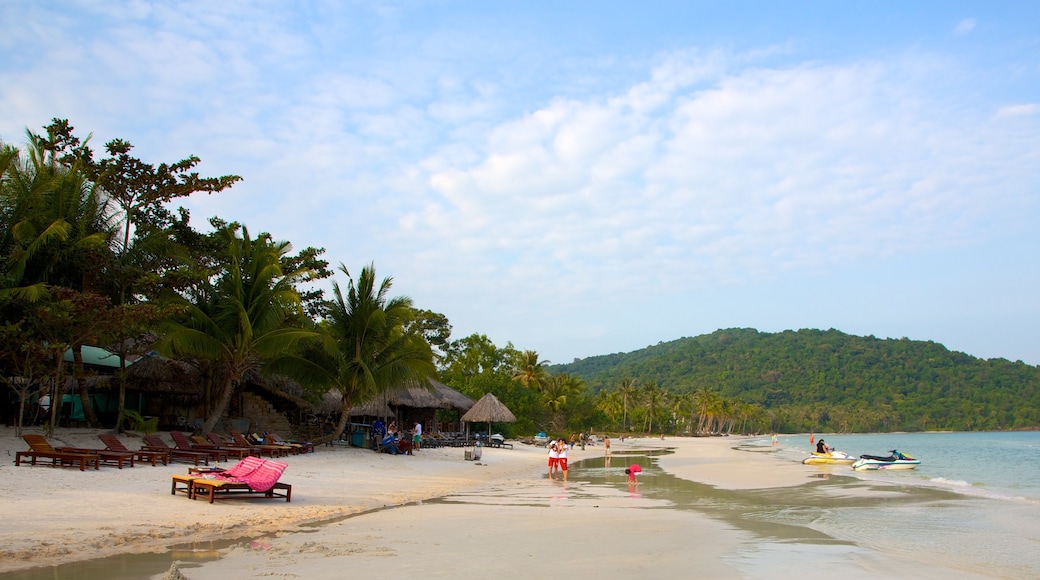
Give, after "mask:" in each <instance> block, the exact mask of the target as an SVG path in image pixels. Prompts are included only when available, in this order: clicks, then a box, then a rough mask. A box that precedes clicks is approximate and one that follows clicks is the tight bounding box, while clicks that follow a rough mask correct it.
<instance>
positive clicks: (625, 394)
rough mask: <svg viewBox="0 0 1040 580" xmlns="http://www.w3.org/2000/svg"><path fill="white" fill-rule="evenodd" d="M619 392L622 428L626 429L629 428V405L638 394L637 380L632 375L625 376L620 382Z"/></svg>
mask: <svg viewBox="0 0 1040 580" xmlns="http://www.w3.org/2000/svg"><path fill="white" fill-rule="evenodd" d="M616 390H617V393H618V395H619V396H620V397H621V413H622V418H621V429H622V430H624V431H627V430H628V407H629V405H630V404H631V403H632V402H633V401H634V399H635V396H636V380H635V379H633V378H632V377H625V378H623V379H621V382H620V383H618V386H617V389H616Z"/></svg>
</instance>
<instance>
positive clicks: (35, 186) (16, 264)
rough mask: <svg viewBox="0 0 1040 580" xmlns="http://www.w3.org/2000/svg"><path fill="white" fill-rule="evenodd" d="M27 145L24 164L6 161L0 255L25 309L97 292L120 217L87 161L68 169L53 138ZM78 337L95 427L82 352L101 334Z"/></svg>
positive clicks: (0, 183)
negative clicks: (65, 293) (59, 296)
mask: <svg viewBox="0 0 1040 580" xmlns="http://www.w3.org/2000/svg"><path fill="white" fill-rule="evenodd" d="M28 141H29V146H28V148H27V151H26V154H27V155H26V158H25V159H22V158H21V156H20V155H16V154H15V153H14V151H13V150H11V149H6V150H5V151H4V152H3V154H2V156H0V163H2V167H3V175H2V176H0V200H2V201H0V203H2V206H3V217H4V226H3V228H2V230H0V252H2V255H3V257H4V258H5V260H6V261H5V263H4V264H3V270H4V271H3V276H2V280H0V287H2V288H0V296H3V297H9V298H13V299H15V300H16V301H18V302H19V303H21V304H22V305H23V306H24V305H29V304H32V303H34V302H38V301H40V300H45V299H47V298H48V297H49V296H50V295H51V290H52V289H53V288H56V287H63V288H68V289H70V290H71V291H73V292H81V293H85V294H94V293H95V291H96V290H97V288H98V286H99V284H100V281H101V279H102V275H103V272H104V271H105V270H106V269H107V267H108V266H110V265H111V261H112V260H111V258H112V248H111V243H112V240H113V238H114V233H115V219H114V216H113V212H112V210H111V207H110V204H109V201H108V199H107V197H106V196H104V195H102V193H101V192H100V191H99V189H98V188H97V187H96V184H93V183H91V182H90V181H89V180H88V179H87V175H86V172H85V170H84V167H83V166H82V165H81V164H80V163H73V164H72V165H66V164H64V163H63V162H62V161H61V160H59V159H58V158H57V155H56V151H55V150H54V148H53V146H52V144H51V142H50V140H48V139H47V138H44V137H41V136H39V135H36V134H34V133H32V132H28ZM74 334H75V337H73V336H72V335H71V334H69V335H66V336H62V337H60V338H61V339H62V342H63V343H65V344H67V348H71V349H72V351H73V355H74V361H75V364H74V367H73V370H74V372H75V377H76V379H77V380H78V382H79V385H80V389H79V390H80V397H81V399H82V400H83V410H84V413H85V415H86V418H87V421H88V423H89V424H90V425H92V426H93V425H95V424H96V422H97V419H96V417H95V415H94V412H93V407H92V406H91V405H90V402H89V396H88V393H87V390H86V382H85V381H84V380H83V379H84V378H85V371H84V367H83V358H82V350H81V348H82V345H83V342H84V341H86V340H91V341H97V339H98V338H99V336H98V333H96V332H95V331H94V330H93V329H92V328H91V327H90V326H89V325H88V326H87V327H83V326H82V325H81V327H80V329H79V331H77V332H75V333H74ZM50 343H51V345H53V346H55V347H58V346H60V345H59V344H58V343H55V342H53V341H50ZM60 352H61V353H62V354H64V349H62V350H61V351H60ZM59 367H60V364H59ZM58 379H60V377H56V380H58ZM56 408H57V406H53V407H52V409H55V412H54V413H52V425H53V422H54V418H56V416H57V412H56Z"/></svg>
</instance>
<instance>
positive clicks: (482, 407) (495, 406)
mask: <svg viewBox="0 0 1040 580" xmlns="http://www.w3.org/2000/svg"><path fill="white" fill-rule="evenodd" d="M460 420H461V421H465V422H467V423H471V422H478V421H487V424H488V441H489V442H490V441H491V423H492V422H495V423H512V422H514V421H516V415H514V414H513V412H512V411H510V410H509V408H508V407H506V406H505V405H503V404H502V401H499V400H498V397H496V396H495V395H493V394H491V393H488V394H486V395H484V396H483V397H481V398H480V400H479V401H477V402H476V404H475V405H473V406H472V407H470V410H469V411H466V414H465V415H463V416H462V418H461V419H460Z"/></svg>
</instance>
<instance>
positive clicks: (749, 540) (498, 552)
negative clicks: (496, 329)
mask: <svg viewBox="0 0 1040 580" xmlns="http://www.w3.org/2000/svg"><path fill="white" fill-rule="evenodd" d="M97 433H99V431H90V430H85V429H79V430H75V429H71V430H60V431H59V432H58V433H56V434H55V435H54V436H53V437H51V438H50V440H51V442H52V443H53V444H54V445H56V446H58V445H68V446H80V447H101V445H100V441H99V440H98V439H97V436H96V435H97ZM164 436H165V437H166V438H167V439H168V434H164ZM120 438H121V439H122V440H123V441H124V442H125V443H126V445H127V446H128V447H129V448H131V449H136V448H138V447H139V445H140V441H139V440H138V439H137V438H136V437H134V436H130V435H121V436H120ZM739 442H740V438H736V437H729V438H697V439H686V438H669V439H667V440H660V439H656V438H646V439H629V440H626V442H625V443H621V442H620V441H616V440H615V441H614V444H613V449H612V450H613V456H614V463H613V465H612V467H611V468H610V469H602V468H601V469H600V472H601V473H603V474H606V475H605V480H606V481H608V482H609V481H612V480H616V483H617V485H590V484H588V483H582V482H580V481H575V480H571V481H568V482H566V483H564V482H561V481H552V480H549V479H548V478H547V477H546V473H545V471H546V469H545V459H546V454H545V450H544V449H542V448H540V447H534V446H528V445H523V444H514V446H513V449H484V450H483V456H482V459H481V461H479V462H473V461H466V460H464V458H463V450H462V449H459V448H440V449H424V450H421V451H419V452H417V453H416V454H415V455H413V456H390V455H385V454H377V453H374V452H372V451H370V450H365V449H356V448H350V447H343V446H334V447H327V446H326V447H319V448H318V450H317V452H316V453H312V454H305V455H298V456H290V457H289V458H288V459H287V460H286V461H287V462H288V463H289V467H288V469H287V470H286V472H285V474H284V476H283V477H282V481H285V482H287V483H290V484H292V486H293V490H292V501H291V502H289V503H286V502H285V501H284V500H265V499H250V500H243V499H240V500H227V501H219V502H217V503H215V504H212V505H211V504H209V503H207V502H205V501H201V500H195V501H191V500H189V499H187V498H186V496H184V495H183V494H177V495H171V493H170V481H171V475H173V474H183V473H186V471H187V467H188V466H187V465H186V464H184V463H173V464H170V465H169V466H161V465H160V466H157V467H153V466H151V465H147V464H138V465H137V466H135V467H133V468H124V469H122V470H119V469H116V468H115V467H108V466H103V467H102V468H101V469H100V470H98V471H94V470H87V471H85V472H81V471H79V470H78V469H70V468H52V467H49V466H36V467H28V466H24V465H23V466H20V467H15V466H14V453H15V452H16V451H18V450H24V449H26V448H27V446H26V445H25V444H24V442H22V440H21V439H20V438H16V437H15V436H14V429H10V428H5V429H4V430H3V431H2V435H0V453H3V454H6V455H7V456H8V460H7V461H5V462H4V463H3V464H2V465H0V493H2V494H3V497H4V498H5V501H4V509H3V512H4V526H3V529H2V530H0V545H2V546H3V548H2V549H0V573H4V572H12V571H17V570H25V569H28V568H33V567H40V566H54V565H58V564H65V563H69V562H80V561H85V560H91V559H96V558H104V557H107V556H113V555H116V554H128V553H169V552H170V548H171V546H176V545H201V546H203V547H205V546H213V548H212V549H213V550H217V551H218V552H219V554H220V555H221V557H220V558H219V559H217V560H213V561H205V562H201V563H200V562H197V561H194V558H193V557H192V554H193V553H195V552H193V551H192V550H184V551H183V552H184V554H185V557H184V558H183V559H181V560H180V561H178V562H176V564H175V565H174V566H173V568H175V569H179V572H178V571H177V570H172V571H171V572H169V573H168V577H177V575H178V574H182V575H183V577H186V578H190V579H192V580H202V579H206V578H228V577H247V576H259V575H264V576H273V577H284V578H295V577H310V578H326V577H330V578H331V577H339V576H341V575H342V573H343V571H344V570H345V569H349V571H350V573H351V574H352V575H353V574H357V573H372V574H383V573H393V574H395V575H399V574H422V575H423V576H424V577H431V576H432V577H449V576H452V577H457V576H459V575H460V574H461V575H462V576H469V575H476V574H478V573H479V574H488V575H497V576H505V577H524V576H531V575H535V574H558V573H560V572H572V573H576V572H582V574H581V575H588V574H589V573H591V572H593V571H598V575H600V576H603V577H610V578H613V577H622V576H626V577H631V575H633V574H636V575H646V574H650V573H653V574H676V575H680V576H683V577H690V576H697V577H709V578H739V577H763V578H780V577H795V575H794V572H795V571H796V569H795V568H791V569H790V570H788V571H789V572H791V574H790V575H788V574H785V573H783V570H784V569H783V568H768V566H771V565H775V564H780V565H783V564H784V563H785V562H789V561H791V562H792V563H793V562H795V561H797V559H798V558H799V557H801V556H808V557H812V558H814V559H815V561H816V562H817V563H818V564H828V563H832V564H833V565H835V566H837V569H839V570H841V571H842V573H843V574H844V575H845V577H864V578H865V577H867V576H872V575H876V574H879V573H882V574H885V573H895V572H897V571H902V572H904V573H905V572H906V571H907V570H908V568H906V567H905V566H910V568H909V570H914V569H915V568H916V569H917V570H916V571H917V572H919V574H917V575H916V577H925V578H927V577H940V574H939V572H941V573H942V577H951V570H949V569H945V570H939V571H937V570H935V569H931V568H929V566H928V565H927V563H926V562H924V561H919V560H915V559H913V558H909V559H907V558H893V559H889V560H887V562H881V561H872V560H871V559H870V558H869V557H867V555H866V554H863V553H862V552H861V551H859V550H857V549H856V548H855V547H854V546H850V545H844V544H842V543H832V544H828V543H826V542H819V541H810V542H803V543H801V544H799V545H797V546H791V545H790V544H791V543H790V542H784V541H777V542H776V543H775V546H774V547H776V548H779V547H781V546H783V549H782V550H780V549H777V550H776V552H775V553H772V552H770V548H769V547H768V546H766V547H763V542H762V541H761V538H756V537H755V534H753V533H749V532H748V529H747V528H746V526H744V527H743V528H742V527H741V526H734V525H732V524H731V523H730V522H727V521H725V519H720V518H717V517H714V518H713V517H709V516H708V515H705V514H704V513H700V512H698V511H696V510H688V509H687V510H675V509H667V508H668V506H666V505H655V501H656V503H657V504H660V503H661V502H659V501H657V500H650V499H648V498H643V497H641V495H642V494H641V493H640V488H641V487H644V488H645V487H646V486H652V485H654V481H653V478H652V477H650V478H648V479H643V481H641V482H640V483H639V485H638V486H635V487H630V488H628V489H627V490H626V489H625V486H624V484H623V483H624V475H623V473H620V471H621V469H622V468H623V466H624V464H625V461H626V454H627V453H633V452H639V451H641V450H642V451H651V452H652V451H654V450H659V449H661V448H664V447H667V448H668V449H669V450H671V452H670V453H669V454H667V455H661V456H659V457H656V458H655V460H656V461H657V465H658V467H660V468H661V469H662V470H663V471H664V472H666V473H668V474H670V475H673V476H675V477H678V478H682V479H685V480H689V481H691V482H698V483H700V484H706V485H709V486H712V487H713V488H717V489H722V490H754V489H780V490H782V489H784V488H792V487H794V486H801V485H804V484H806V483H808V482H811V481H814V480H815V479H814V478H816V477H817V476H818V472H817V471H816V470H807V469H806V468H805V466H802V465H800V464H796V463H791V462H782V461H779V460H777V459H776V458H775V457H772V456H771V455H770V454H769V453H765V452H762V453H754V452H747V451H740V450H736V449H735V447H736V446H737V445H738V444H739ZM603 454H604V451H603V449H602V447H589V448H588V449H587V450H585V451H582V450H581V449H580V448H576V449H574V450H573V451H572V452H571V456H570V461H571V463H572V464H575V463H578V462H579V461H581V460H583V459H592V458H602V457H603ZM600 461H602V459H600ZM224 465H225V466H226V465H229V464H227V463H226V464H224ZM619 473H620V474H619ZM445 496H447V499H438V498H445ZM381 508H392V509H381ZM633 508H645V509H633ZM659 508H664V509H659ZM362 513H363V514H364V515H361V516H358V517H344V518H341V516H351V515H354V514H362ZM336 518H341V519H336ZM330 520H333V521H331V522H330ZM316 522H325V523H323V524H321V525H317V526H315V525H313V524H315V523H316ZM220 539H226V540H229V541H228V542H226V543H224V544H213V543H212V541H213V540H220ZM749 545H755V551H756V553H757V554H759V556H756V557H754V558H749V557H748V556H747V550H746V547H747V546H749ZM197 552H198V553H202V554H205V553H206V552H207V550H206V549H200V550H197ZM742 554H743V555H742ZM762 554H764V555H765V556H764V559H763V558H762V557H761V556H762ZM210 555H212V554H210ZM756 558H757V560H756ZM894 564H895V565H894ZM896 565H899V566H902V567H897V566H896ZM757 566H767V568H765V569H763V570H762V574H761V575H756V573H755V572H754V571H755V570H756V569H757V568H756V567H757ZM749 571H751V573H749ZM831 571H832V572H833V569H832V570H831ZM953 572H956V571H955V570H954V571H953ZM814 575H816V573H815V572H811V571H810V572H809V573H808V575H807V576H806V571H805V570H801V571H800V572H799V574H798V576H799V577H813V576H814ZM157 577H161V575H160V576H157ZM953 577H975V576H972V575H970V574H967V573H964V574H960V575H958V574H956V573H955V574H953Z"/></svg>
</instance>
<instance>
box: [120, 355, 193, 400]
mask: <svg viewBox="0 0 1040 580" xmlns="http://www.w3.org/2000/svg"><path fill="white" fill-rule="evenodd" d="M126 384H127V387H129V388H131V389H133V390H136V391H142V392H146V393H170V394H177V395H198V396H201V395H202V381H201V380H200V378H199V370H198V368H197V367H196V366H195V365H193V364H191V363H190V362H187V361H183V360H176V359H169V358H166V357H161V356H143V357H141V358H139V359H137V361H136V362H134V364H133V365H132V366H130V367H127V369H126Z"/></svg>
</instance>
